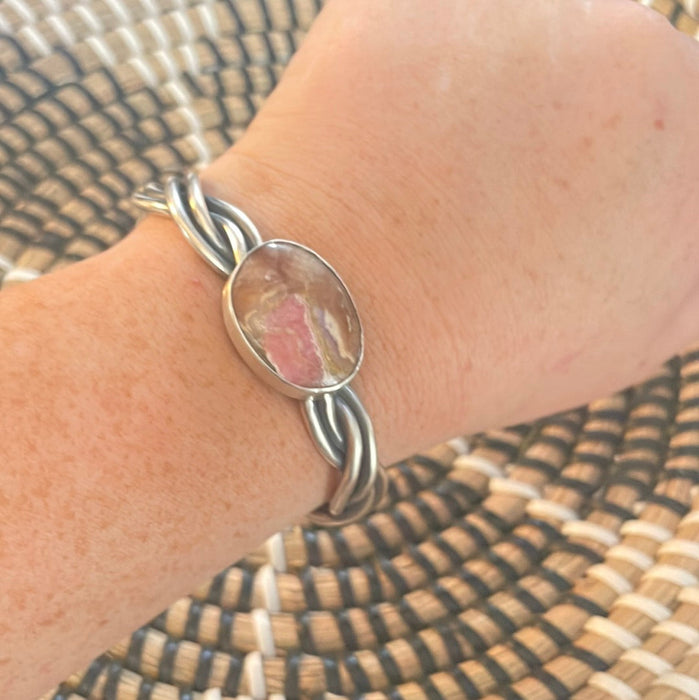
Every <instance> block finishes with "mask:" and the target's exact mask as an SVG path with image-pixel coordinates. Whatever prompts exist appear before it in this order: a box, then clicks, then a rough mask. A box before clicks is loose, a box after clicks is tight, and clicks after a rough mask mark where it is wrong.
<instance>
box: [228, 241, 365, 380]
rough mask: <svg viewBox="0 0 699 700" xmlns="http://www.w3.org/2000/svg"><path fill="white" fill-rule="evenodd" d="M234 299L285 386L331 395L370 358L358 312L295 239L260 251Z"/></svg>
mask: <svg viewBox="0 0 699 700" xmlns="http://www.w3.org/2000/svg"><path fill="white" fill-rule="evenodd" d="M230 295H231V299H232V310H233V313H234V314H235V318H236V321H237V325H238V327H239V330H240V332H241V333H242V334H243V336H244V337H245V340H246V341H247V344H248V345H249V347H251V348H252V349H253V351H254V352H255V354H256V355H257V357H258V359H260V360H262V362H263V363H264V364H265V365H266V366H267V367H269V368H270V369H271V370H272V371H273V372H274V373H276V374H277V375H278V376H279V377H281V378H282V379H283V380H284V381H285V382H287V383H289V384H291V385H294V386H297V387H300V388H302V389H306V390H310V391H314V390H322V389H326V388H327V389H331V388H332V387H336V386H338V385H341V384H342V383H344V382H345V381H347V380H348V379H349V378H351V377H352V376H353V375H354V373H355V372H356V370H357V367H358V365H359V362H360V361H361V354H362V335H361V328H360V324H359V317H358V315H357V310H356V309H355V306H354V303H353V302H352V299H351V297H350V296H349V293H348V291H347V289H346V288H345V286H344V284H343V283H342V281H341V280H340V279H339V277H338V276H337V275H336V274H335V272H334V271H333V270H332V269H331V268H330V267H329V266H328V265H327V263H325V262H324V261H323V259H322V258H320V257H319V256H318V255H316V254H315V253H314V252H313V251H311V250H309V249H307V248H305V247H303V246H300V245H298V244H296V243H293V242H290V241H268V242H266V243H264V244H262V245H261V246H258V247H257V248H254V249H253V250H252V251H250V252H249V253H248V254H247V255H246V256H245V257H244V258H243V260H242V261H241V262H240V263H239V265H238V268H237V269H236V271H235V273H234V276H233V278H232V280H231V286H230Z"/></svg>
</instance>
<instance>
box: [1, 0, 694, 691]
mask: <svg viewBox="0 0 699 700" xmlns="http://www.w3.org/2000/svg"><path fill="white" fill-rule="evenodd" d="M646 4H653V5H654V6H655V7H656V9H658V10H659V11H661V12H663V13H664V14H666V15H667V16H668V17H669V18H670V19H671V20H672V21H673V23H674V24H675V25H676V26H677V27H678V28H680V29H681V30H683V31H686V32H687V33H690V34H695V35H697V36H698V38H699V24H697V22H696V21H695V20H693V19H691V18H690V16H689V14H687V12H686V11H685V10H683V9H682V7H681V6H680V4H679V3H677V2H675V0H656V1H655V2H654V3H646ZM686 6H687V8H692V7H695V6H696V3H695V2H692V0H688V1H687V3H686ZM318 9H319V3H318V2H313V0H221V1H216V0H169V1H168V0H162V1H161V2H158V3H156V2H155V0H138V1H137V0H132V1H131V2H121V1H120V0H85V1H84V2H79V3H68V2H65V4H63V3H62V2H61V0H42V1H40V0H4V2H2V3H0V32H2V34H1V35H0V70H2V74H1V75H2V79H1V80H0V113H1V114H2V118H1V121H0V205H1V206H0V285H3V284H4V285H9V284H14V283H17V282H21V281H24V280H28V279H32V278H34V277H36V276H37V275H39V274H41V273H43V272H46V271H49V270H54V269H57V268H59V267H61V266H64V265H67V264H70V263H71V262H72V261H75V260H78V259H81V258H84V257H87V256H89V255H93V254H95V253H98V252H100V251H101V250H104V249H105V248H107V247H109V246H110V245H112V244H114V243H115V242H116V241H117V240H118V239H119V238H121V237H122V236H124V235H125V234H126V233H127V232H128V231H129V230H130V229H131V227H132V225H133V222H134V217H135V211H134V209H133V207H132V205H131V204H130V203H129V201H128V197H129V195H130V194H131V192H132V191H133V190H134V189H135V188H136V187H137V185H139V184H141V183H143V182H145V181H148V180H150V179H152V178H153V177H157V175H158V173H159V172H161V171H163V170H165V169H173V168H181V167H183V166H186V165H191V164H194V163H198V162H202V161H206V160H208V159H211V158H213V157H214V156H216V155H217V154H219V153H220V152H221V151H222V150H223V149H225V148H226V147H227V146H228V145H229V144H230V143H231V142H232V141H234V140H235V139H236V138H237V137H238V136H239V135H240V134H241V133H242V132H243V130H244V129H245V127H246V125H247V124H248V123H249V121H250V119H251V118H252V116H253V114H254V113H255V112H256V110H257V109H258V108H259V106H260V105H261V104H262V102H263V101H264V99H265V97H266V95H267V94H268V93H269V92H270V91H271V89H272V88H273V87H274V85H275V84H276V82H277V81H278V79H279V76H280V74H281V72H282V71H283V68H284V65H285V64H286V63H287V61H288V59H289V57H290V56H291V55H292V53H293V52H294V50H295V49H296V47H297V46H298V44H299V42H300V41H301V39H302V38H303V33H304V31H305V30H306V29H307V28H308V26H309V25H310V23H311V22H312V19H313V17H314V16H315V14H316V13H317V11H318ZM389 476H390V490H389V496H388V498H387V499H386V501H385V502H384V503H383V504H382V506H381V508H380V509H379V511H378V512H376V513H374V514H373V515H371V516H370V517H369V518H367V519H366V520H365V521H364V522H362V523H360V524H355V525H351V526H348V527H345V528H343V529H340V530H337V531H334V530H328V531H325V530H316V529H304V528H302V527H296V528H292V529H290V530H288V531H285V532H283V533H278V534H277V535H275V536H274V537H272V538H270V540H269V541H268V542H267V543H266V544H265V546H264V547H262V548H261V549H260V550H259V551H257V552H254V553H252V554H250V555H249V556H248V557H246V558H245V559H244V560H243V561H241V562H238V563H237V564H236V565H234V566H231V567H229V568H228V569H226V570H225V571H223V572H221V573H220V574H219V575H218V576H216V577H215V578H214V579H213V580H212V581H211V582H210V583H209V584H207V585H206V586H204V587H203V588H202V589H201V590H199V591H196V592H195V593H193V594H192V595H191V596H188V597H186V598H183V599H181V600H179V601H177V602H175V603H174V604H173V605H172V606H171V607H170V608H168V610H166V611H165V612H163V613H162V614H161V615H159V616H158V617H157V618H155V619H154V620H152V621H151V622H150V623H149V624H147V625H145V626H144V627H142V628H141V629H139V630H137V631H136V632H135V633H134V634H133V635H132V636H131V637H130V638H128V639H125V640H123V641H122V642H121V643H120V644H117V645H116V646H114V647H113V648H112V649H111V650H109V651H108V652H107V653H105V654H104V655H102V656H100V657H99V658H98V659H96V660H95V661H94V662H93V663H92V665H91V666H90V667H89V668H88V669H87V670H85V671H82V672H79V673H76V674H75V675H74V676H72V677H71V678H69V679H68V680H67V681H66V682H64V683H63V684H61V686H60V687H59V688H57V689H55V690H54V691H52V692H51V693H49V694H47V695H46V696H45V697H46V698H53V700H59V699H60V700H78V699H79V698H93V699H95V700H97V699H99V700H101V699H110V700H145V699H147V698H152V699H153V700H169V699H173V700H174V699H175V698H180V699H182V700H187V699H188V700H196V699H198V698H203V697H207V698H214V697H218V693H217V692H216V691H214V692H212V693H207V694H206V695H202V693H203V691H205V690H206V689H207V688H220V689H221V693H222V694H223V696H225V697H229V696H230V697H235V696H237V695H248V696H252V697H254V698H262V697H266V696H268V695H275V694H278V695H284V696H286V697H288V698H297V697H303V698H310V697H321V696H323V694H324V693H332V694H335V695H343V696H358V695H362V696H363V697H365V698H367V699H368V700H374V699H376V700H378V698H386V697H390V698H391V699H392V700H393V699H398V698H405V699H406V700H418V699H419V700H422V699H423V698H429V699H430V700H431V699H433V698H440V697H445V698H477V697H484V696H487V697H503V698H531V699H532V700H548V699H549V698H568V697H574V698H577V699H579V700H604V699H608V698H622V699H625V698H629V699H632V698H640V697H643V698H647V699H649V700H659V699H661V698H680V699H686V698H699V646H698V645H699V492H698V490H697V488H696V485H697V483H699V349H697V350H695V351H689V352H688V353H686V354H685V355H684V356H682V357H677V358H674V359H672V360H671V361H670V362H668V363H667V364H666V365H665V366H664V367H663V368H662V369H661V370H660V371H659V372H658V374H657V375H656V376H654V377H652V378H651V379H650V380H648V381H647V382H645V383H644V384H642V385H640V386H637V387H634V388H631V389H629V390H628V391H625V392H622V393H619V394H616V395H614V396H612V397H609V398H606V399H602V400H600V401H596V402H593V403H591V404H590V405H589V406H587V407H583V408H580V409H579V410H576V411H570V412H568V413H564V414H560V415H556V416H553V417H550V418H547V419H545V420H541V421H539V422H537V423H535V424H532V425H521V426H515V427H512V428H507V429H502V430H493V431H490V432H487V433H484V434H480V435H476V436H471V437H469V438H468V439H457V440H455V441H452V442H451V443H449V444H447V445H442V446H439V447H436V448H435V449H434V450H433V451H431V452H430V453H429V454H425V455H420V456H415V457H413V458H412V459H410V460H407V461H406V462H403V463H400V464H396V465H394V466H392V467H391V468H390V469H389Z"/></svg>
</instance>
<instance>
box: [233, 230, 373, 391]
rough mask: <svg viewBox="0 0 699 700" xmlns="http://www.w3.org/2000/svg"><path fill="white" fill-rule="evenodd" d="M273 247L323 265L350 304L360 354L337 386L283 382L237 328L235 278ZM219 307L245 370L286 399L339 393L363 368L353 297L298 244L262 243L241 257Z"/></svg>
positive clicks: (329, 268)
mask: <svg viewBox="0 0 699 700" xmlns="http://www.w3.org/2000/svg"><path fill="white" fill-rule="evenodd" d="M275 245H276V246H279V245H284V246H291V247H293V248H296V249H300V250H302V251H304V253H305V254H307V255H310V256H312V257H313V258H315V259H316V261H318V262H320V263H321V264H322V265H323V267H325V268H326V269H327V271H328V272H330V274H331V275H332V276H333V277H334V278H335V280H336V282H337V284H338V286H339V287H341V289H342V291H343V293H344V295H345V296H346V298H347V300H348V301H349V303H350V304H351V307H352V311H353V313H354V316H355V318H356V319H357V324H358V334H359V352H358V356H357V361H356V363H355V365H354V368H353V370H352V372H351V373H350V374H349V375H348V376H346V377H345V378H343V379H342V380H341V381H339V382H337V383H336V384H332V385H329V386H324V387H304V386H300V385H298V384H294V383H293V382H290V381H289V380H288V379H285V378H284V377H283V376H282V375H281V374H279V372H278V371H277V370H276V368H275V367H273V366H272V365H271V364H270V363H269V361H268V360H267V359H266V358H264V357H262V356H261V355H260V353H259V352H258V350H257V349H256V348H255V347H254V346H253V345H252V344H251V342H250V341H249V340H248V337H247V335H246V333H245V331H244V330H243V329H242V328H241V326H240V322H239V320H238V317H237V315H236V312H235V308H234V305H233V289H234V286H235V281H236V278H237V275H238V273H239V272H240V270H242V269H244V267H245V265H246V262H248V260H249V259H250V258H251V257H254V255H255V252H256V251H259V250H261V249H262V248H265V247H270V246H275ZM222 306H223V320H224V323H225V326H226V330H227V332H228V335H229V337H230V339H231V341H232V343H233V345H234V346H235V348H236V350H237V351H238V354H239V355H240V356H241V358H242V359H243V361H244V362H245V363H246V364H247V365H248V367H250V369H251V370H252V371H253V372H254V373H255V374H256V375H257V376H258V377H259V378H260V379H262V381H264V382H265V383H266V384H268V385H269V386H271V387H272V388H274V389H276V390H277V391H279V392H281V393H282V394H284V395H286V396H289V397H291V398H294V399H306V398H309V397H312V396H318V395H321V394H327V393H331V392H335V391H337V390H338V389H341V388H342V387H343V386H346V385H347V384H349V382H351V381H352V379H354V377H355V376H356V374H357V372H358V371H359V367H360V366H361V364H362V359H363V356H364V332H363V329H362V324H361V320H360V318H359V313H358V311H357V306H356V304H355V303H354V299H353V298H352V295H351V294H350V292H349V289H348V288H347V285H346V284H345V283H344V282H343V281H342V278H341V277H340V275H338V273H337V272H336V270H335V269H334V268H333V267H332V266H331V265H330V264H328V262H327V261H326V260H325V259H324V258H322V257H321V256H320V255H318V253H316V252H315V251H314V250H312V249H311V248H308V247H306V246H304V245H302V244H300V243H297V242H296V241H288V240H284V239H281V238H273V239H270V240H268V241H264V242H263V243H261V244H260V245H257V246H255V247H254V248H252V249H251V250H250V251H248V253H247V254H246V255H245V256H244V257H243V259H242V260H241V261H240V262H239V263H238V264H237V265H236V266H235V268H234V269H233V272H232V273H231V274H230V276H229V277H228V279H227V280H226V284H225V285H224V287H223V293H222Z"/></svg>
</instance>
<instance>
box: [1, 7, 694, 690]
mask: <svg viewBox="0 0 699 700" xmlns="http://www.w3.org/2000/svg"><path fill="white" fill-rule="evenodd" d="M606 1H607V0H605V2H606ZM609 3H610V4H609V5H608V6H607V7H608V8H612V9H605V10H603V11H602V10H601V9H600V5H601V4H600V3H582V2H568V3H562V4H560V8H563V9H560V11H559V14H558V15H556V12H554V11H553V10H551V7H553V5H552V4H551V3H539V4H534V3H532V4H531V6H528V7H527V8H526V10H523V9H522V8H521V7H518V4H517V3H501V7H500V8H499V10H498V11H499V12H506V13H508V17H509V18H510V20H511V22H510V23H509V24H508V29H507V32H508V35H503V34H501V31H502V30H501V28H500V25H499V23H498V21H497V15H498V11H496V10H495V9H494V8H493V5H492V3H471V4H470V6H469V7H470V11H469V13H463V12H461V13H460V12H458V11H457V8H459V7H463V6H462V5H459V4H458V3H453V4H452V5H451V6H450V7H452V9H453V16H449V13H445V14H444V15H441V16H436V15H433V13H432V12H431V11H430V10H431V7H432V4H431V3H427V2H408V3H404V4H403V5H402V9H401V12H400V13H396V11H395V8H393V9H389V5H388V4H379V3H369V2H353V3H349V2H347V1H346V0H338V1H336V2H332V3H331V4H330V5H329V6H328V8H327V9H326V10H324V12H323V14H322V15H321V17H320V18H319V19H318V22H317V24H316V26H314V28H313V31H312V32H311V34H310V35H309V37H308V40H307V42H306V44H305V45H304V47H303V48H302V49H301V51H300V52H299V54H298V55H297V57H296V58H295V59H294V62H293V63H292V65H291V66H290V67H289V70H288V72H287V74H286V75H285V78H284V80H283V82H282V84H281V85H280V86H279V88H278V90H277V91H276V92H275V93H274V95H273V96H272V97H271V98H270V100H269V102H268V103H267V105H266V106H265V108H264V109H263V110H262V112H261V114H260V116H259V117H258V118H257V119H256V120H255V122H254V123H253V125H252V126H251V128H250V130H249V131H248V133H247V134H246V136H245V137H244V138H243V139H242V140H241V141H240V142H239V143H238V144H237V145H236V147H235V148H234V149H232V150H231V151H229V152H228V153H227V154H226V155H224V156H223V157H222V158H221V159H220V160H219V161H217V162H216V163H215V164H214V165H213V166H211V167H210V168H208V169H207V171H206V173H205V184H206V188H207V191H209V192H211V193H212V194H216V195H218V196H221V197H222V198H224V199H229V200H230V201H233V202H234V203H236V204H239V206H241V207H242V208H243V209H244V210H245V211H246V212H247V213H248V214H250V216H251V217H252V219H253V220H254V221H255V222H257V223H258V225H259V227H260V229H261V231H262V233H263V235H264V236H265V237H272V236H280V237H288V238H291V239H294V240H298V241H300V242H302V243H306V244H308V245H310V246H311V247H313V248H314V249H316V250H318V252H320V253H321V254H322V255H323V256H324V257H325V258H326V259H327V260H328V261H329V262H331V264H333V265H334V266H335V267H336V268H337V269H338V270H339V272H340V273H341V275H342V277H343V278H344V279H345V280H346V282H347V283H348V286H349V288H350V289H351V291H352V293H353V295H354V297H355V299H356V301H357V305H358V308H359V310H360V313H361V315H362V318H363V320H364V325H365V330H366V341H367V356H366V360H365V363H364V366H363V368H362V370H361V372H360V374H359V377H358V379H357V381H356V383H355V385H356V387H357V389H358V392H359V393H360V395H361V396H362V398H363V400H364V401H365V403H366V405H367V407H368V408H369V411H370V413H371V414H372V416H373V419H374V422H375V424H376V430H377V436H378V441H379V451H380V455H381V457H382V460H383V461H384V462H391V461H393V460H395V459H397V458H400V457H403V456H405V455H406V454H408V453H409V452H412V451H414V450H417V449H420V448H422V447H426V446H429V445H431V444H434V443H436V442H437V441H439V440H441V439H444V438H446V437H450V436H452V435H454V434H457V433H462V432H472V431H475V430H478V429H481V428H485V427H488V426H493V425H500V424H505V423H512V422H515V421H520V420H524V419H529V418H534V417H536V416H538V415H541V414H543V413H547V412H550V411H554V410H559V409H563V408H567V407H569V406H571V405H575V404H579V403H582V402H584V401H586V400H588V399H592V398H595V397H596V396H599V395H601V394H603V393H606V392H609V391H612V390H614V389H617V388H620V387H622V386H624V385H626V384H628V383H630V382H632V381H635V380H638V379H641V378H643V377H644V376H645V375H646V374H647V373H649V372H650V371H652V369H653V368H654V366H655V365H657V364H658V363H659V362H661V361H662V360H663V359H665V358H666V357H667V356H669V355H670V354H672V353H673V352H675V351H677V350H680V349H681V348H682V347H683V346H684V345H685V344H687V343H688V342H690V341H691V340H693V339H694V338H695V337H696V336H697V335H699V327H698V326H697V317H696V313H695V310H696V304H697V291H696V285H697V273H696V270H697V267H698V266H697V258H698V253H697V236H696V223H695V222H696V221H697V213H698V211H697V210H698V209H699V204H698V203H697V198H696V195H695V183H696V181H697V163H699V158H697V144H699V138H698V136H699V135H698V134H697V124H696V119H694V118H693V115H696V114H697V113H699V112H698V111H697V105H698V104H699V95H698V94H697V93H698V88H697V59H696V52H694V53H692V51H693V50H694V47H693V46H691V47H690V46H689V45H688V44H685V43H683V42H680V41H679V39H678V38H677V39H676V38H675V36H674V35H673V34H672V33H671V32H672V30H671V29H670V28H669V27H667V28H666V27H664V26H663V25H661V24H659V23H656V22H655V21H652V20H648V19H647V18H646V15H645V14H643V13H642V12H641V11H640V10H639V9H638V8H635V7H633V8H632V6H631V5H629V4H627V3H626V2H614V1H612V0H609ZM519 5H521V3H520V4H519ZM534 8H536V9H537V11H534ZM586 8H590V10H589V12H590V14H589V15H586V14H585V13H586V12H587V11H588V10H587V9H586ZM622 8H623V9H622ZM537 12H538V14H537ZM389 21H390V22H391V23H392V25H393V28H392V31H391V35H390V36H389V37H387V36H386V34H385V32H384V31H382V29H383V28H384V27H385V26H386V23H387V22H389ZM509 32H511V35H510V34H509ZM391 37H396V38H395V39H392V38H391ZM546 42H549V43H548V44H547V43H546ZM690 49H691V50H690ZM667 65H673V66H675V69H674V70H673V71H672V72H670V71H668V70H667ZM668 75H670V79H669V81H668ZM571 76H576V78H577V81H575V82H573V81H571ZM693 195H694V196H693ZM668 232H672V235H670V236H669V235H668ZM221 284H222V279H220V278H218V277H217V276H216V275H215V273H213V272H212V271H211V270H209V269H208V268H207V267H206V266H205V265H204V263H202V262H201V261H200V260H199V258H197V257H196V255H195V254H194V253H193V252H192V251H191V249H190V248H189V247H188V245H187V244H186V242H185V241H184V240H182V237H181V235H180V234H179V232H178V231H177V230H176V228H175V227H174V226H173V225H172V223H171V222H169V221H167V220H164V219H163V220H161V219H157V218H149V219H147V220H146V221H144V222H143V223H142V224H141V225H140V226H139V227H138V229H137V230H136V231H135V232H134V233H132V234H130V235H129V236H128V237H127V238H126V239H125V240H124V241H123V242H121V243H119V244H118V245H117V246H115V247H114V248H113V249H112V250H110V251H108V252H106V253H104V254H101V255H99V256H97V257H95V258H93V259H90V260H87V261H85V262H82V263H79V264H76V265H74V266H71V267H70V268H68V269H66V270H64V271H61V272H58V273H55V274H52V275H48V276H46V277H45V278H42V279H40V280H37V281H35V282H32V283H31V284H30V285H27V286H25V287H17V288H13V289H9V290H7V291H4V292H3V293H2V295H0V328H1V329H2V335H3V350H2V359H1V360H0V362H1V364H2V370H1V372H0V375H1V376H2V378H3V379H2V382H3V390H2V392H0V415H2V416H3V419H2V433H3V434H2V442H3V446H4V448H3V463H4V464H3V469H2V474H1V475H0V484H1V486H0V493H2V495H3V499H4V500H3V499H0V509H2V522H3V527H2V530H1V531H0V533H1V536H2V538H3V546H2V548H1V549H0V552H1V554H0V556H1V557H2V561H1V564H0V565H1V566H2V569H3V586H2V590H0V605H1V608H2V611H3V615H2V618H0V619H2V620H3V622H2V623H0V650H2V653H0V677H1V678H3V679H7V681H6V682H7V684H10V681H15V679H19V682H18V683H16V684H15V683H13V684H12V689H11V692H14V693H16V697H17V698H22V699H25V698H27V697H30V696H31V695H32V694H38V693H39V692H41V691H43V690H45V689H46V688H47V687H49V686H50V685H51V684H52V683H55V682H56V681H58V680H60V678H62V677H64V676H65V675H67V674H68V673H69V672H70V671H71V670H74V669H75V668H77V667H79V666H81V665H84V664H85V663H86V662H87V661H89V659H90V658H91V657H92V656H94V655H95V654H96V653H98V652H99V651H101V650H102V649H104V648H106V647H107V646H109V645H110V644H111V643H113V642H114V641H115V640H116V639H118V638H119V637H120V636H123V635H124V634H126V633H128V631H130V630H131V629H133V628H134V627H136V626H137V625H138V624H141V623H142V622H144V621H145V620H147V619H149V618H150V617H152V616H153V615H155V614H156V613H157V612H159V611H160V610H161V609H162V608H163V607H165V605H167V604H168V603H169V602H171V601H172V600H174V599H175V598H177V597H178V596H180V595H183V594H185V593H187V592H188V591H190V590H192V589H193V588H194V587H195V586H196V585H197V584H199V583H201V582H202V581H204V580H205V579H206V578H207V577H210V576H211V575H213V574H214V573H216V572H217V571H219V570H220V569H221V568H223V567H224V566H226V565H227V564H229V563H230V562H232V561H233V560H235V559H236V558H238V557H239V556H241V555H242V554H244V553H245V552H246V551H248V550H249V549H250V548H252V547H253V546H255V545H256V544H258V543H259V542H260V541H261V540H262V539H263V538H264V537H265V536H266V535H267V534H271V533H272V532H273V531H275V530H278V529H279V528H281V527H283V526H284V525H286V524H289V523H292V522H295V521H297V520H298V519H299V518H300V516H301V515H302V514H303V513H305V512H307V511H308V510H310V509H311V508H313V507H315V506H316V505H318V504H319V503H321V502H322V501H324V500H325V499H326V498H327V495H328V493H329V492H330V491H331V490H332V485H333V475H332V473H331V471H330V470H329V468H327V467H326V466H325V464H324V463H323V462H322V460H321V459H320V458H319V457H318V456H317V454H316V453H315V451H314V449H313V446H312V443H311V442H310V440H309V438H308V436H307V435H306V433H305V431H304V429H303V426H302V424H301V421H300V418H299V415H298V410H297V407H296V406H295V405H294V404H293V403H292V402H291V401H289V400H287V399H284V398H283V397H281V396H279V395H277V394H276V393H275V392H273V391H271V390H268V389H267V388H266V387H265V386H264V385H263V384H262V383H261V382H259V380H257V379H256V378H254V377H253V376H251V375H250V373H249V372H248V371H247V369H246V368H245V366H244V365H243V364H242V362H241V361H240V360H239V359H238V357H237V355H236V354H235V351H234V350H233V349H232V347H231V345H230V342H229V341H228V339H227V337H226V334H225V330H224V328H223V322H222V319H221V315H220V310H219V302H218V295H219V293H220V286H221ZM457 290H458V291H457ZM620 319H623V322H621V323H620ZM631 358H633V360H631ZM7 572H9V573H7ZM68 610H70V611H71V614H70V617H68V615H67V612H66V611H68ZM105 611H109V612H108V613H105ZM6 650H7V651H6ZM3 661H5V663H4V664H3ZM23 664H26V666H23ZM36 668H41V673H36V672H35V671H34V669H36ZM29 669H32V670H31V671H30V670H29ZM22 683H23V684H24V685H22ZM10 697H11V696H10Z"/></svg>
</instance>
